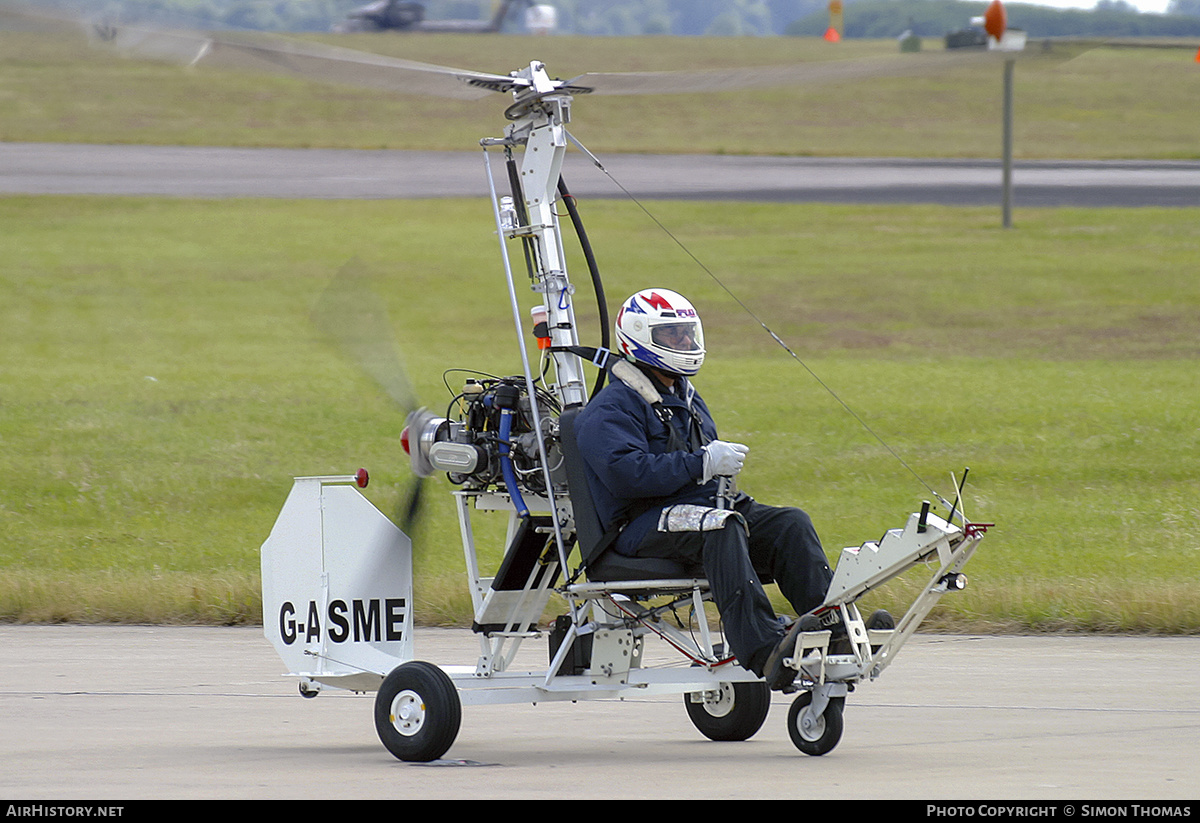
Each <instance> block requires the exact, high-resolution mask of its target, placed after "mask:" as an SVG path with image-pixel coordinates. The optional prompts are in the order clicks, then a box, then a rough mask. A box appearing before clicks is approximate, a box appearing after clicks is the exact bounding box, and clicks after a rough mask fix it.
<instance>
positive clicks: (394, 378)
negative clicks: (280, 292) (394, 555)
mask: <svg viewBox="0 0 1200 823" xmlns="http://www.w3.org/2000/svg"><path fill="white" fill-rule="evenodd" d="M312 321H313V324H314V325H315V326H316V327H317V328H318V329H319V330H320V331H321V332H322V333H323V334H324V335H325V336H326V337H327V338H328V339H329V340H330V341H332V342H333V343H334V344H335V345H336V346H337V348H338V349H339V350H340V351H341V353H342V354H343V355H344V356H345V357H346V359H347V360H349V361H350V362H351V363H353V364H354V365H356V366H358V367H359V368H361V369H362V370H363V372H364V373H366V374H367V375H368V376H369V377H371V378H372V379H373V380H374V381H375V382H376V383H377V384H378V385H379V387H380V388H381V389H383V391H384V393H386V394H387V396H388V397H389V398H391V400H392V402H393V403H395V404H396V406H397V407H398V408H399V409H400V410H401V412H402V413H403V414H404V415H405V419H406V422H407V421H412V420H414V419H415V418H417V417H419V416H420V415H422V414H424V412H423V410H421V409H420V404H419V402H418V400H417V393H416V391H415V390H414V389H413V387H412V384H411V383H410V382H409V380H408V374H407V371H406V370H405V368H404V364H403V362H402V361H401V359H400V348H399V346H398V344H397V343H396V341H395V336H394V335H393V334H392V328H391V323H390V321H389V319H388V316H387V313H386V312H385V311H384V310H383V302H382V299H381V298H380V297H379V295H378V294H376V293H375V291H374V290H373V289H372V288H371V286H370V284H369V282H368V280H367V276H366V274H365V272H364V270H363V266H362V264H360V263H358V262H357V261H352V262H350V263H347V264H346V265H345V266H343V267H342V269H341V271H340V272H339V273H338V275H337V277H336V278H334V280H333V281H332V282H331V283H330V284H329V286H327V287H326V289H325V291H324V292H322V294H321V296H320V297H319V298H318V300H317V303H316V305H315V306H314V308H313V312H312ZM429 474H430V473H429V472H420V471H418V472H416V475H417V476H416V478H415V479H414V482H413V484H412V487H411V488H410V489H409V492H408V494H407V495H402V496H401V498H400V501H399V503H398V504H397V510H396V513H395V517H393V518H392V519H393V521H394V522H395V523H396V525H398V526H399V527H400V528H401V530H402V531H404V533H405V534H410V535H411V530H412V526H413V525H414V524H415V522H416V519H417V517H418V515H419V514H420V510H421V501H422V488H423V481H424V479H425V477H428V476H429Z"/></svg>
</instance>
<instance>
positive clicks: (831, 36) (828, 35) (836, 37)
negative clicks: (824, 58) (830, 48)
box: [825, 26, 842, 43]
mask: <svg viewBox="0 0 1200 823" xmlns="http://www.w3.org/2000/svg"><path fill="white" fill-rule="evenodd" d="M825 39H826V40H828V41H829V42H830V43H837V42H839V41H840V40H841V39H842V36H841V35H840V34H838V30H837V29H835V28H834V27H833V26H830V27H829V28H827V29H826V30H825Z"/></svg>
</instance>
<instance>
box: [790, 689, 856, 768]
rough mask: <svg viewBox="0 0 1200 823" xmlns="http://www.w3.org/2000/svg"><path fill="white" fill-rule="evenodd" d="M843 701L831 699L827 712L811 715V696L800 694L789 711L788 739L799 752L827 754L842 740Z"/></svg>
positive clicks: (839, 698) (809, 693)
mask: <svg viewBox="0 0 1200 823" xmlns="http://www.w3.org/2000/svg"><path fill="white" fill-rule="evenodd" d="M845 703H846V698H844V697H833V698H830V700H829V703H827V704H826V706H825V711H823V712H821V714H819V715H817V714H815V713H814V712H813V711H812V692H801V693H800V696H799V697H797V698H796V699H795V700H794V701H793V702H792V707H791V709H789V710H788V736H789V737H791V738H792V743H793V744H794V745H795V746H796V748H797V749H799V750H800V751H802V752H804V753H805V754H811V755H813V756H819V755H822V754H828V753H829V752H831V751H833V749H834V747H835V746H837V744H838V741H840V740H841V739H842V708H843V706H844V705H845Z"/></svg>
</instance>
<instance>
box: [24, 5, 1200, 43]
mask: <svg viewBox="0 0 1200 823" xmlns="http://www.w3.org/2000/svg"><path fill="white" fill-rule="evenodd" d="M36 1H37V2H42V3H44V4H47V5H55V6H57V7H65V8H67V9H68V10H74V11H79V12H86V13H89V14H94V13H98V12H104V13H109V14H113V15H116V14H120V15H121V16H123V17H125V18H127V19H141V20H146V19H149V20H159V21H167V22H172V21H174V22H186V23H187V24H189V25H196V26H203V27H210V28H223V27H233V28H243V29H259V30H267V31H297V32H299V31H329V30H330V29H331V28H332V27H333V26H334V25H335V24H336V23H338V22H340V21H342V20H343V19H345V17H346V15H347V14H348V13H349V12H350V11H351V10H353V9H354V8H357V7H359V6H362V5H365V4H366V3H367V2H369V0H36ZM545 1H546V2H549V3H551V4H552V5H554V6H555V7H556V8H557V9H558V22H559V30H560V31H561V32H564V33H568V34H583V35H592V36H622V37H629V36H639V35H666V34H671V35H706V36H717V37H727V36H728V37H734V36H753V37H766V36H771V35H785V34H786V35H794V36H817V35H820V34H822V33H824V32H825V30H826V29H827V28H828V27H829V11H828V0H545ZM425 6H426V17H427V18H428V19H447V18H449V19H486V18H488V17H490V16H491V14H492V10H493V9H494V7H495V0H426V2H425ZM986 6H987V0H978V2H966V0H844V29H843V35H844V36H846V37H868V38H881V37H896V36H898V35H899V34H901V33H902V32H905V31H912V32H913V33H914V34H918V35H920V36H922V37H941V36H943V35H945V34H946V33H947V32H950V31H954V30H957V29H961V28H963V27H964V26H965V25H966V24H967V23H968V21H969V20H970V19H971V18H972V17H976V16H980V15H982V14H983V11H984V9H985V8H986ZM1005 7H1006V9H1007V11H1008V21H1009V24H1010V25H1011V26H1014V27H1016V28H1021V29H1024V30H1025V31H1027V32H1028V33H1029V35H1030V36H1031V37H1058V36H1081V37H1132V36H1177V37H1190V36H1196V35H1200V0H1171V2H1170V6H1169V7H1168V10H1167V13H1166V14H1143V13H1139V12H1138V10H1137V9H1136V7H1134V6H1133V5H1131V4H1130V3H1128V2H1126V0H1097V3H1096V6H1095V7H1094V8H1093V9H1091V10H1087V11H1084V10H1072V9H1053V8H1049V7H1045V6H1035V5H1029V4H1023V3H1006V5H1005ZM514 17H515V18H519V14H517V15H514ZM519 29H520V20H519V19H514V20H511V21H510V24H509V30H519Z"/></svg>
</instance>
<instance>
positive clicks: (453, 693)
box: [375, 660, 462, 763]
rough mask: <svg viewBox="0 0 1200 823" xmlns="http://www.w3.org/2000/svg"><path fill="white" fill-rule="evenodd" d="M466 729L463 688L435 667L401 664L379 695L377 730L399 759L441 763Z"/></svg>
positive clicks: (418, 661) (423, 663)
mask: <svg viewBox="0 0 1200 823" xmlns="http://www.w3.org/2000/svg"><path fill="white" fill-rule="evenodd" d="M461 725H462V703H461V701H460V700H459V699H458V689H456V688H455V686H454V682H453V681H451V680H450V678H449V676H448V675H447V674H446V673H445V672H444V671H442V670H441V669H439V668H438V667H437V666H435V665H433V664H432V663H426V662H424V661H420V660H413V661H410V662H408V663H404V664H401V665H400V666H397V667H396V668H395V669H393V670H392V672H391V674H389V675H388V676H387V677H386V678H384V680H383V685H381V686H380V687H379V692H378V693H377V694H376V695H375V731H376V732H377V733H378V734H379V740H380V741H381V742H382V743H383V745H384V748H386V749H387V750H388V751H389V752H391V753H392V754H393V755H394V756H395V757H396V758H397V759H399V760H405V761H409V762H416V763H427V762H429V761H430V760H437V759H438V758H439V757H441V756H442V755H443V754H445V753H446V751H447V750H448V749H449V748H450V746H451V745H452V744H453V743H454V739H455V738H456V737H458V729H459V727H460V726H461Z"/></svg>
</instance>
